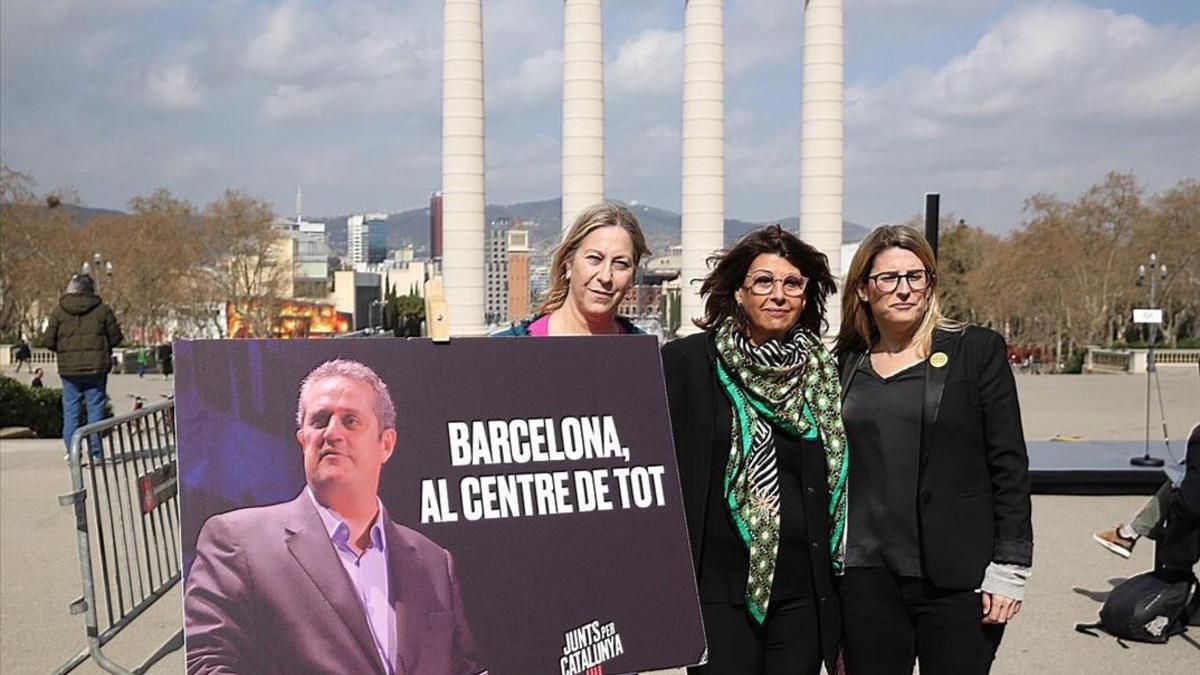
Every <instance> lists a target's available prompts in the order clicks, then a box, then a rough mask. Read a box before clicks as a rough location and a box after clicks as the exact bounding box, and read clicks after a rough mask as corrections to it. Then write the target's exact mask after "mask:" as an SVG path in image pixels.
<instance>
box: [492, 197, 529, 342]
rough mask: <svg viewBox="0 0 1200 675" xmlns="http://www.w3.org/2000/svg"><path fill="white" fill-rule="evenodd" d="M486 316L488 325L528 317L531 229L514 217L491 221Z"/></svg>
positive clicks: (506, 322)
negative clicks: (519, 224) (515, 220)
mask: <svg viewBox="0 0 1200 675" xmlns="http://www.w3.org/2000/svg"><path fill="white" fill-rule="evenodd" d="M484 245H485V247H486V248H485V250H484V260H485V263H484V275H485V276H484V319H485V320H486V321H487V323H488V324H489V325H497V324H508V323H512V322H514V321H520V320H522V319H526V318H528V317H529V312H530V300H531V296H530V268H529V254H530V249H529V230H527V229H524V228H519V227H514V224H513V221H512V219H511V218H498V219H496V220H494V221H492V224H491V227H490V228H489V229H488V232H487V238H486V239H485V240H484Z"/></svg>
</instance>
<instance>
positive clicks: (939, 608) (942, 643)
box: [838, 567, 1004, 675]
mask: <svg viewBox="0 0 1200 675" xmlns="http://www.w3.org/2000/svg"><path fill="white" fill-rule="evenodd" d="M838 590H839V592H840V594H841V600H842V638H843V640H844V645H845V650H846V669H847V671H848V672H850V673H853V674H854V675H892V674H893V673H894V674H895V675H901V674H902V675H912V671H913V659H914V658H917V659H919V660H920V665H921V675H986V674H987V672H988V671H989V670H991V667H992V660H993V659H994V658H995V656H996V648H997V647H999V646H1000V638H1001V637H1003V636H1004V626H1003V624H984V623H983V622H982V621H981V620H982V618H983V604H982V603H983V600H982V599H981V598H980V595H979V594H978V593H976V592H974V591H958V590H955V591H951V590H945V589H940V588H936V587H934V586H933V585H931V584H929V583H927V582H926V581H924V580H923V579H918V578H912V577H901V576H897V575H895V574H893V573H892V572H891V571H890V570H888V569H886V568H883V567H852V568H849V569H847V570H846V574H845V576H844V577H843V578H842V580H841V584H840V586H839V589H838Z"/></svg>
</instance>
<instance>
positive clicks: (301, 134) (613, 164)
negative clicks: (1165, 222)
mask: <svg viewBox="0 0 1200 675" xmlns="http://www.w3.org/2000/svg"><path fill="white" fill-rule="evenodd" d="M483 4H484V42H485V44H484V70H485V74H484V78H485V93H484V98H485V105H486V114H487V126H486V134H487V140H486V143H487V145H486V162H487V167H486V183H487V187H486V191H487V201H488V202H489V203H497V204H503V203H512V202H517V201H530V200H537V199H547V198H551V197H556V196H557V195H558V194H559V192H560V189H561V183H560V181H561V178H560V168H561V152H562V151H561V143H560V133H561V126H562V121H561V116H562V112H561V110H562V104H561V96H562V84H561V78H562V14H563V9H562V5H563V3H562V2H561V0H484V3H483ZM683 6H684V3H683V2H681V1H679V0H675V1H672V2H667V1H665V0H606V1H605V3H604V31H605V34H604V40H605V44H604V51H605V97H606V108H605V116H606V118H605V133H606V155H607V156H606V173H607V178H606V180H607V185H606V192H607V194H608V196H610V197H613V198H616V199H621V200H638V201H640V202H642V203H646V204H650V205H654V206H658V207H662V208H667V209H671V210H674V211H678V210H680V119H681V115H682V103H681V94H682V88H681V79H682V68H683V66H682V63H683ZM845 7H846V10H845V43H846V46H845V49H846V52H845V59H846V67H845V87H846V88H845V96H846V126H845V156H846V164H845V203H844V213H845V217H846V218H847V219H848V220H851V221H854V222H858V223H861V224H865V225H875V224H879V223H884V222H896V221H901V220H905V219H907V218H908V217H909V216H911V215H914V214H916V213H918V212H920V210H921V208H922V203H923V194H924V193H925V192H928V191H936V192H940V193H942V209H943V212H954V213H955V214H956V215H957V216H959V217H962V218H965V219H966V220H967V221H968V222H971V223H972V224H976V225H980V226H982V227H984V228H985V229H988V230H991V231H996V232H1005V231H1008V230H1011V229H1013V228H1015V227H1018V226H1019V225H1020V223H1021V218H1022V203H1023V201H1024V200H1025V199H1026V198H1027V197H1029V196H1031V195H1033V194H1034V193H1037V192H1049V193H1055V194H1058V195H1060V196H1061V197H1063V198H1068V199H1069V198H1073V197H1075V196H1076V195H1078V194H1079V193H1080V192H1081V191H1083V190H1084V189H1086V188H1087V187H1088V186H1089V185H1092V184H1094V183H1096V182H1097V181H1099V180H1100V179H1101V178H1103V176H1104V174H1105V173H1106V172H1108V171H1111V170H1116V171H1132V172H1134V173H1135V174H1136V176H1137V177H1138V179H1139V180H1140V181H1141V182H1142V183H1143V184H1144V185H1145V186H1146V188H1147V189H1148V190H1149V191H1151V192H1157V191H1160V190H1163V189H1166V188H1169V187H1170V186H1171V185H1174V184H1175V183H1177V182H1178V181H1180V180H1183V179H1188V178H1191V179H1195V178H1197V177H1200V2H1195V1H1194V0H1094V1H1084V0H1074V1H1054V0H1051V1H1036V2H1034V1H1029V2H1027V1H1024V0H1008V1H1005V0H953V1H950V0H847V1H846V2H845ZM441 8H442V3H441V2H440V1H438V0H282V1H275V0H258V1H251V0H206V1H195V2H171V1H170V0H4V2H3V3H0V159H2V161H3V162H4V163H5V164H6V165H8V166H9V167H10V168H13V169H16V170H19V171H22V172H24V173H27V174H30V175H31V176H33V177H34V179H35V180H36V182H37V185H36V187H37V188H38V189H39V190H41V191H49V190H53V189H59V188H63V187H70V188H74V190H76V191H77V192H78V194H79V195H80V197H81V198H82V201H83V202H84V203H86V204H87V205H89V206H94V207H104V208H123V207H124V205H125V204H126V202H127V201H128V200H129V198H130V197H133V196H135V195H139V194H145V193H148V192H150V191H152V190H154V189H155V188H158V187H165V188H167V189H169V190H171V191H172V192H173V193H175V194H176V195H178V196H180V197H183V198H186V199H188V200H191V201H193V202H194V203H196V204H198V205H203V204H206V203H208V202H211V201H213V200H214V199H216V198H217V197H218V196H219V195H220V194H221V193H222V192H223V191H224V190H225V189H227V188H235V189H240V190H245V191H247V192H249V193H251V194H253V195H256V196H259V197H262V198H264V199H267V200H268V201H270V202H272V203H273V204H274V205H275V207H276V209H277V210H278V212H279V213H280V214H281V215H291V214H293V213H294V211H295V194H296V187H297V185H302V186H303V191H304V210H305V213H306V214H311V215H333V214H345V213H352V212H364V211H401V210H405V209H410V208H416V207H421V206H423V205H424V204H425V203H426V201H427V199H428V195H429V193H430V192H431V191H433V190H437V189H439V187H440V173H441V58H442V55H441V32H442V24H441ZM802 8H803V2H802V1H801V0H726V2H725V69H726V72H725V87H726V104H725V114H726V128H725V134H726V146H725V157H726V161H725V176H726V179H725V180H726V183H725V192H726V201H725V204H726V215H727V217H732V218H741V219H744V220H751V221H766V220H771V219H780V218H785V217H788V216H792V215H795V214H796V213H797V212H798V210H799V200H800V197H799V194H800V187H799V180H800V179H799V175H800V169H799V159H800V133H799V127H800V99H801V87H802V83H801V57H802V54H803V14H802Z"/></svg>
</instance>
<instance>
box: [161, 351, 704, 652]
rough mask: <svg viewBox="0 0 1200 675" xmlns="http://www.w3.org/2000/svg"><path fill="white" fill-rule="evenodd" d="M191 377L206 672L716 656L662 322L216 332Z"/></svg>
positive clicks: (189, 600) (186, 479) (187, 402)
mask: <svg viewBox="0 0 1200 675" xmlns="http://www.w3.org/2000/svg"><path fill="white" fill-rule="evenodd" d="M334 362H336V363H334ZM330 364H333V365H330ZM347 364H350V365H347ZM364 373H365V374H366V375H364ZM372 375H373V376H375V377H377V378H378V381H379V382H382V383H383V384H384V385H386V387H385V388H386V392H387V394H388V396H389V397H390V406H391V408H392V409H393V410H394V420H391V419H387V420H383V421H381V420H382V419H383V418H388V417H389V414H388V413H387V412H386V411H384V412H380V406H381V403H380V401H381V400H382V399H381V397H380V393H379V392H380V389H379V388H378V387H376V386H375V385H374V384H372V381H370V376H372ZM176 376H177V382H176V407H177V414H176V419H177V425H178V427H177V430H178V443H179V483H180V492H181V496H180V499H181V502H180V504H181V528H182V538H183V553H184V580H185V585H184V587H185V602H184V604H185V608H184V611H185V625H186V641H187V642H186V647H187V652H188V654H187V660H188V667H189V672H205V671H206V670H208V669H213V670H219V669H221V668H226V669H228V670H232V671H234V672H249V671H259V672H287V671H289V670H290V671H295V670H298V669H311V670H320V671H323V672H355V671H358V670H362V671H364V672H371V671H374V672H392V673H410V674H416V675H421V674H426V673H429V674H432V673H454V674H455V675H457V673H460V672H485V671H486V672H488V673H491V674H492V675H510V674H511V675H529V674H540V673H547V674H551V673H554V674H560V675H605V674H615V673H632V672H639V671H645V670H654V669H662V668H671V667H679V666H688V665H695V664H698V663H700V662H702V661H703V659H704V653H705V639H704V632H703V627H702V623H701V618H700V609H699V604H698V600H697V594H696V583H695V578H694V575H693V572H692V563H691V556H690V552H689V547H688V540H687V533H686V526H685V522H684V513H683V507H682V503H681V493H680V486H679V478H678V473H677V469H676V464H675V455H674V450H673V442H672V436H671V430H670V422H669V418H668V415H667V404H666V394H665V389H664V385H663V377H662V364H661V360H660V357H659V352H658V345H657V342H656V340H655V339H654V338H653V337H650V336H611V337H589V338H580V337H573V338H529V339H519V338H456V339H453V340H451V341H450V342H449V343H445V344H435V343H433V342H431V341H429V340H424V339H409V340H401V339H347V340H212V341H204V340H201V341H189V342H180V343H177V347H176ZM310 376H311V377H310ZM306 378H310V380H313V381H310V382H309V383H308V385H307V387H308V388H307V389H305V392H306V393H305V397H304V398H303V400H302V398H301V386H302V383H304V382H305V380H306ZM314 378H315V379H314ZM339 378H343V379H339ZM364 378H366V379H365V380H364ZM360 385H361V386H360ZM356 406H357V407H356ZM385 423H386V424H388V425H391V428H392V429H393V431H392V432H391V433H390V434H389V433H386V432H385V431H384V430H383V426H384V424H385ZM372 424H374V425H375V426H371V425H372ZM372 460H374V463H372ZM372 467H373V468H372ZM372 472H374V475H376V476H377V487H376V488H375V490H376V492H377V497H378V503H379V504H380V505H381V506H382V510H381V511H379V513H380V514H383V515H384V516H386V517H380V518H378V519H377V524H378V525H380V527H379V528H374V527H373V528H372V529H371V531H370V532H366V531H363V533H362V537H364V538H368V537H369V539H359V540H352V538H351V535H349V534H348V533H349V532H351V531H353V528H352V526H351V525H350V524H351V523H352V522H354V519H353V518H352V517H347V518H345V519H344V522H341V523H340V524H339V519H338V516H339V514H340V513H341V512H342V511H344V512H346V513H353V512H354V510H355V508H356V507H355V506H354V505H355V504H364V503H366V502H364V501H363V499H364V497H363V496H362V495H361V494H358V493H360V492H362V491H363V490H368V489H369V488H367V487H363V486H369V485H372V483H371V480H370V479H371V475H372ZM356 491H358V492H356ZM339 499H342V500H349V501H345V502H344V503H345V504H346V505H345V506H344V507H342V506H337V507H336V508H333V506H334V505H336V504H342V503H343V502H339V501H337V500H339ZM354 500H357V501H354ZM372 503H373V502H372ZM331 516H332V518H331ZM339 537H340V538H339ZM372 544H373V545H372ZM380 553H382V554H383V555H382V557H379V556H377V555H376V554H380ZM359 556H361V557H359ZM372 560H374V561H375V562H372ZM385 663H386V664H387V666H386V667H385V666H384V665H383V664H385Z"/></svg>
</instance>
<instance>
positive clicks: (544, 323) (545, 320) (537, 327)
mask: <svg viewBox="0 0 1200 675" xmlns="http://www.w3.org/2000/svg"><path fill="white" fill-rule="evenodd" d="M528 330H529V334H530V335H531V336H533V337H546V336H547V335H549V334H550V315H549V314H543V315H542V316H541V317H540V318H538V320H537V321H534V322H533V323H531V324H529V328H528Z"/></svg>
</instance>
